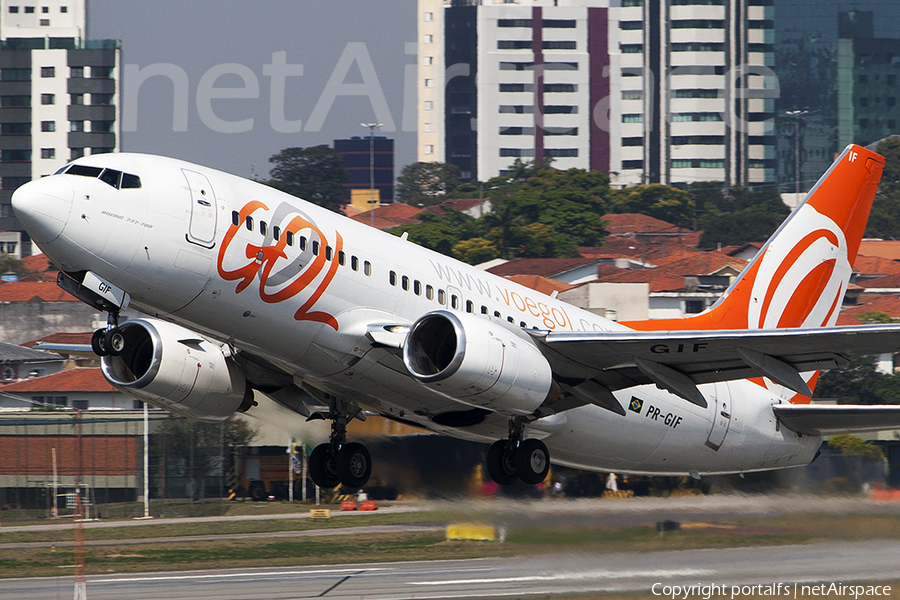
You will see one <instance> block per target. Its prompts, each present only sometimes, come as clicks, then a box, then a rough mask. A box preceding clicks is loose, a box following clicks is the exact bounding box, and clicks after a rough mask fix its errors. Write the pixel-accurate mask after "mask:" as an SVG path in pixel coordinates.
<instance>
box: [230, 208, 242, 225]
mask: <svg viewBox="0 0 900 600" xmlns="http://www.w3.org/2000/svg"><path fill="white" fill-rule="evenodd" d="M231 222H232V223H233V224H234V225H240V224H241V215H240V213H239V212H238V211H236V210H233V211H231Z"/></svg>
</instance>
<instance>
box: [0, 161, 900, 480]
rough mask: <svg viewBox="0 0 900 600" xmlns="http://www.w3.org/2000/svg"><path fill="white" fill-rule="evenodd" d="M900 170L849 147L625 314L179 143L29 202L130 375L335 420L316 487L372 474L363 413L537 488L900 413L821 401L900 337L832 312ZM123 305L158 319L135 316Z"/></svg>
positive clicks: (767, 453)
mask: <svg viewBox="0 0 900 600" xmlns="http://www.w3.org/2000/svg"><path fill="white" fill-rule="evenodd" d="M883 166H884V159H883V158H882V157H880V156H878V155H877V154H875V153H873V152H871V151H869V150H866V149H865V148H862V147H859V146H849V147H848V148H847V149H846V150H844V152H843V153H842V154H841V155H840V157H839V158H838V159H837V160H836V161H835V163H834V164H833V165H832V167H831V169H829V171H828V172H827V173H826V174H825V175H824V176H823V177H822V179H821V180H820V181H819V182H818V183H817V184H816V185H815V187H813V189H812V190H811V191H810V192H809V194H808V195H807V197H806V199H805V201H804V202H803V203H801V204H800V206H798V207H797V208H796V209H795V210H794V211H793V213H792V214H791V215H790V216H789V217H788V219H787V220H786V221H785V222H784V224H782V225H781V227H780V228H779V229H778V230H777V231H776V232H775V233H774V234H773V235H772V237H771V238H770V239H769V241H768V242H767V243H766V244H765V245H764V247H763V248H762V249H761V250H760V252H759V254H758V255H757V256H756V257H755V258H754V259H753V260H752V261H751V262H750V264H749V265H748V266H747V267H746V269H745V270H744V271H743V272H742V273H741V274H740V276H739V277H738V278H737V279H736V280H735V281H734V283H733V284H732V285H731V287H730V288H729V289H728V291H727V292H726V293H725V295H724V296H723V297H722V298H721V299H720V300H719V301H718V302H717V303H716V304H715V305H714V306H713V307H711V308H710V309H709V310H707V311H706V312H704V313H701V314H699V315H696V316H692V317H689V318H684V319H667V320H656V321H654V320H650V321H640V322H625V323H616V322H613V321H609V320H606V319H603V318H601V317H599V316H597V315H595V314H592V313H590V312H587V311H585V310H581V309H578V308H576V307H574V306H571V305H568V304H566V303H564V302H561V301H559V300H557V299H555V298H551V297H547V296H544V295H542V294H540V293H538V292H535V291H534V290H531V289H527V288H524V287H521V286H519V285H516V284H515V283H513V282H511V281H509V280H506V279H503V278H500V277H496V276H493V275H491V274H489V273H486V272H483V271H480V270H478V269H475V268H474V267H471V266H469V265H466V264H463V263H460V262H457V261H454V260H453V259H451V258H447V257H445V256H441V255H439V254H436V253H434V252H432V251H430V250H427V249H424V248H421V247H419V246H416V245H415V244H413V243H411V242H409V241H408V240H406V239H404V238H398V237H395V236H393V235H390V234H387V233H383V232H380V231H377V230H375V229H372V228H370V227H368V226H366V225H363V224H360V223H357V222H355V221H352V220H350V219H347V218H344V217H342V216H340V215H337V214H335V213H333V212H330V211H328V210H325V209H323V208H321V207H318V206H315V205H313V204H310V203H308V202H305V201H303V200H301V199H298V198H294V197H292V196H289V195H287V194H284V193H282V192H279V191H277V190H275V189H272V188H270V187H267V186H265V185H262V184H259V183H256V182H253V181H248V180H245V179H241V178H238V177H235V176H232V175H228V174H226V173H222V172H219V171H215V170H213V169H207V168H204V167H201V166H198V165H194V164H189V163H186V162H182V161H179V160H174V159H170V158H163V157H158V156H148V155H140V154H127V153H122V154H103V155H95V156H86V157H83V158H80V159H78V160H76V161H74V162H72V163H71V164H69V165H67V166H65V167H64V168H62V169H60V170H59V171H58V172H57V173H55V174H54V175H51V176H49V177H44V178H42V179H39V180H36V181H33V182H31V183H27V184H25V185H23V186H22V187H20V188H19V189H18V190H16V192H15V194H14V195H13V207H14V209H15V211H16V215H17V216H18V218H19V220H20V221H21V223H22V224H23V225H24V227H25V228H26V229H27V230H28V232H29V234H30V235H31V238H32V239H33V240H34V242H36V243H37V244H38V246H40V248H41V249H42V250H43V251H44V253H46V255H47V256H48V257H49V258H50V259H51V260H52V261H53V262H54V263H55V264H56V265H57V266H58V267H59V269H60V275H59V284H60V286H61V287H63V288H64V289H65V290H67V291H69V292H71V293H72V294H74V295H75V296H77V297H78V298H80V299H81V300H83V301H85V302H87V303H89V304H91V305H93V306H95V307H97V308H98V309H100V310H103V311H105V312H107V313H108V315H109V319H108V326H107V327H106V328H105V329H101V330H98V331H96V332H95V333H94V337H93V341H92V349H93V351H94V352H95V353H96V354H98V355H100V356H102V357H103V358H102V361H101V364H102V370H103V374H104V376H105V377H106V379H107V380H108V381H109V382H110V383H111V384H112V385H114V386H115V387H117V388H118V389H120V390H122V391H124V392H126V393H128V394H131V395H132V396H134V397H136V398H139V399H141V400H144V401H146V402H149V403H151V404H154V405H156V406H160V407H163V408H165V409H168V410H170V411H172V412H175V413H179V414H183V415H187V416H190V417H194V418H197V419H204V420H222V419H226V418H228V417H229V416H231V415H232V414H234V413H235V412H237V411H247V410H248V409H251V408H252V407H253V406H254V404H255V402H256V400H254V398H255V397H257V395H259V394H262V395H265V396H267V397H268V398H271V399H272V400H274V401H275V402H277V403H279V404H280V405H282V406H284V407H287V408H288V409H290V410H291V411H293V412H295V413H296V414H297V415H298V418H299V417H301V416H302V417H306V418H325V419H329V420H331V422H332V429H331V438H330V441H329V442H328V443H324V444H321V445H320V446H318V447H316V448H315V450H314V451H313V453H312V455H311V456H310V472H311V475H312V478H313V480H314V481H315V482H316V483H317V484H318V485H320V486H322V487H334V486H336V485H337V484H339V483H341V484H344V485H346V486H348V487H360V486H362V485H364V484H365V483H366V481H367V480H368V478H369V474H370V472H371V468H372V465H371V459H370V456H369V453H368V451H367V450H366V448H365V446H363V445H362V444H360V443H357V442H352V441H348V440H347V423H348V422H349V421H350V420H352V419H354V418H365V414H366V411H371V412H374V413H378V414H381V415H383V416H385V417H387V418H389V419H395V420H399V421H403V422H408V423H412V424H415V425H417V426H420V427H424V428H427V429H430V430H432V431H436V432H439V433H442V434H446V435H451V436H456V437H460V438H465V439H471V440H481V441H488V442H492V445H491V446H490V450H489V452H488V456H487V462H488V471H489V473H490V475H491V477H492V478H493V479H494V480H495V481H496V482H498V483H501V484H510V483H513V482H514V481H516V480H522V481H525V482H527V483H538V482H540V481H542V480H543V479H544V478H545V477H546V475H547V471H548V469H549V466H550V462H551V460H552V461H553V462H554V463H558V464H561V465H568V466H572V467H579V468H583V469H593V470H609V471H616V472H620V473H642V474H693V475H697V474H704V473H734V472H746V471H756V470H763V469H772V468H781V467H789V466H793V465H804V464H807V463H809V462H810V461H812V460H813V459H814V458H815V456H816V453H817V452H818V451H819V447H820V445H821V443H822V436H823V435H828V434H833V433H839V432H860V431H872V430H878V429H888V428H896V427H900V407H894V406H819V405H811V404H809V401H810V396H812V393H813V388H814V387H815V382H816V377H817V373H818V371H819V370H821V369H831V368H836V367H840V366H841V365H843V364H846V362H847V359H848V357H850V356H852V355H859V354H876V353H885V352H893V351H895V350H898V349H900V326H897V325H884V326H859V327H835V326H834V325H835V323H836V321H837V318H838V312H839V311H840V307H841V301H842V299H843V297H844V292H845V291H846V289H847V285H848V283H849V280H850V275H851V273H852V270H853V264H854V261H855V260H856V256H857V251H858V249H859V244H860V240H861V238H862V235H863V231H864V230H865V226H866V221H867V219H868V215H869V209H870V208H871V205H872V200H873V198H874V195H875V191H876V188H877V186H878V182H879V179H880V177H881V171H882V168H883ZM129 305H130V306H132V307H134V308H136V309H137V310H139V311H141V312H143V313H144V314H146V315H147V316H146V317H142V318H136V319H130V320H127V321H126V320H123V321H122V322H121V323H120V322H119V315H120V312H121V311H122V310H124V309H126V307H128V306H129ZM438 461H439V458H436V459H435V462H436V463H437V462H438Z"/></svg>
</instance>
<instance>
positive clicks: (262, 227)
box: [259, 221, 269, 235]
mask: <svg viewBox="0 0 900 600" xmlns="http://www.w3.org/2000/svg"><path fill="white" fill-rule="evenodd" d="M268 230H269V226H268V225H267V224H266V222H265V221H260V222H259V233H260V234H262V235H266V232H267V231H268Z"/></svg>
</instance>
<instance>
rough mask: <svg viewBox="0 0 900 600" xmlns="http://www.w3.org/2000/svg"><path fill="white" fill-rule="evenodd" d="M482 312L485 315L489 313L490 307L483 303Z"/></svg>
mask: <svg viewBox="0 0 900 600" xmlns="http://www.w3.org/2000/svg"><path fill="white" fill-rule="evenodd" d="M481 314H483V315H486V314H488V307H487V306H485V305H484V304H482V305H481Z"/></svg>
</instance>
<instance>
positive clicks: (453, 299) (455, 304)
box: [450, 294, 459, 310]
mask: <svg viewBox="0 0 900 600" xmlns="http://www.w3.org/2000/svg"><path fill="white" fill-rule="evenodd" d="M450 308H452V309H454V310H456V309H457V308H459V296H457V295H456V294H450Z"/></svg>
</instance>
